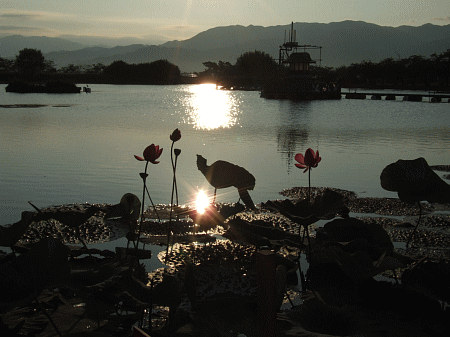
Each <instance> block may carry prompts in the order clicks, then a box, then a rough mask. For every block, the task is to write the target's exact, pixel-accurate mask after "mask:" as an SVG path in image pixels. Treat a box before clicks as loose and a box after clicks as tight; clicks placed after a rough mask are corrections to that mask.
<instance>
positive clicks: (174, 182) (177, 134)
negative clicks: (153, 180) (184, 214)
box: [166, 128, 181, 260]
mask: <svg viewBox="0 0 450 337" xmlns="http://www.w3.org/2000/svg"><path fill="white" fill-rule="evenodd" d="M180 139H181V132H180V130H178V128H177V129H175V130H173V132H172V134H171V135H170V140H171V141H172V146H171V147H170V161H171V163H172V170H173V180H172V195H171V197H170V216H169V226H168V228H167V251H166V260H167V256H168V255H169V243H170V231H171V229H172V213H173V196H174V193H175V196H176V198H175V199H176V205H177V206H178V188H177V179H176V170H177V159H178V156H179V155H180V153H181V150H180V149H174V148H173V146H174V144H175V142H177V141H179V140H180ZM173 154H175V160H174V159H173Z"/></svg>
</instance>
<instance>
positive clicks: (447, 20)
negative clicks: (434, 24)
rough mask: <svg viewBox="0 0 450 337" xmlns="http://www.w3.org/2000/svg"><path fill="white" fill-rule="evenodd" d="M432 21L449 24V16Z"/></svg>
mask: <svg viewBox="0 0 450 337" xmlns="http://www.w3.org/2000/svg"><path fill="white" fill-rule="evenodd" d="M433 20H435V21H446V22H450V16H446V17H444V18H434V19H433Z"/></svg>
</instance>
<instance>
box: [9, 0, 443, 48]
mask: <svg viewBox="0 0 450 337" xmlns="http://www.w3.org/2000/svg"><path fill="white" fill-rule="evenodd" d="M344 20H355V21H366V22H370V23H375V24H378V25H382V26H394V27H397V26H401V25H411V26H420V25H423V24H425V23H432V24H435V25H448V24H450V3H449V1H448V0H341V1H333V0H310V1H301V0H90V1H87V0H10V1H3V0H0V34H1V35H13V34H20V35H28V36H30V35H38V36H40V35H45V36H59V35H84V36H111V37H130V36H133V37H141V38H145V37H147V36H150V35H162V36H164V37H166V39H169V40H174V39H178V40H182V39H187V38H190V37H192V36H194V35H196V34H198V33H200V32H202V31H204V30H207V29H209V28H213V27H217V26H228V25H243V26H248V25H255V26H275V25H286V24H289V23H290V22H291V21H294V22H322V23H328V22H339V21H344Z"/></svg>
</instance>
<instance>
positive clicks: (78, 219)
mask: <svg viewBox="0 0 450 337" xmlns="http://www.w3.org/2000/svg"><path fill="white" fill-rule="evenodd" d="M33 207H35V208H36V209H37V210H38V212H37V213H35V215H34V218H33V219H34V221H36V222H39V221H44V220H50V219H54V220H56V221H58V222H60V223H62V224H63V225H65V226H68V227H70V228H72V229H74V231H75V235H76V237H77V238H78V240H80V241H81V243H82V244H83V246H84V248H85V249H86V250H88V248H87V246H86V243H85V242H84V241H83V239H82V238H81V236H80V226H81V225H83V224H84V223H85V222H86V221H88V220H89V218H91V217H92V216H94V215H95V214H96V213H98V212H100V211H102V210H104V209H102V208H100V207H97V206H95V205H92V206H90V207H89V208H85V209H81V210H72V209H69V210H64V209H58V210H56V211H55V210H51V211H45V212H42V211H40V210H39V209H38V208H37V207H36V206H34V205H33ZM88 251H89V250H88ZM89 255H91V254H90V253H89Z"/></svg>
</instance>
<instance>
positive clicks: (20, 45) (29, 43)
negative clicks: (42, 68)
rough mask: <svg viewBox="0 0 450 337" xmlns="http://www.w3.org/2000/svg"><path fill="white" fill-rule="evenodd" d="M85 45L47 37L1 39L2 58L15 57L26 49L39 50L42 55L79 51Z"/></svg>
mask: <svg viewBox="0 0 450 337" xmlns="http://www.w3.org/2000/svg"><path fill="white" fill-rule="evenodd" d="M84 47H85V45H83V44H81V43H77V42H72V41H69V40H65V39H61V38H57V37H47V36H22V35H11V36H6V37H3V38H0V57H3V58H9V57H15V56H16V55H17V54H18V53H19V51H20V50H22V49H24V48H31V49H39V50H40V51H42V53H48V52H51V51H59V50H69V51H72V50H77V49H81V48H84Z"/></svg>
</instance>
